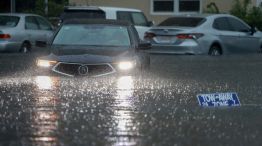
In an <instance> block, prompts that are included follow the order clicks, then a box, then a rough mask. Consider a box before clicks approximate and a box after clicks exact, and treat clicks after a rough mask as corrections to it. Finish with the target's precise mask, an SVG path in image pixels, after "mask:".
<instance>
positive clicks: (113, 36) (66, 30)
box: [53, 24, 130, 46]
mask: <svg viewBox="0 0 262 146" xmlns="http://www.w3.org/2000/svg"><path fill="white" fill-rule="evenodd" d="M53 45H88V46H93V45H95V46H130V39H129V33H128V30H127V28H126V27H122V26H106V25H82V24H81V25H80V24H70V25H64V26H63V27H62V28H61V29H60V30H59V32H58V34H57V35H56V37H55V39H54V42H53Z"/></svg>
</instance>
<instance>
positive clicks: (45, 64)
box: [37, 59, 57, 67]
mask: <svg viewBox="0 0 262 146" xmlns="http://www.w3.org/2000/svg"><path fill="white" fill-rule="evenodd" d="M56 63H57V61H50V60H42V59H38V60H37V66H39V67H50V66H53V65H54V64H56Z"/></svg>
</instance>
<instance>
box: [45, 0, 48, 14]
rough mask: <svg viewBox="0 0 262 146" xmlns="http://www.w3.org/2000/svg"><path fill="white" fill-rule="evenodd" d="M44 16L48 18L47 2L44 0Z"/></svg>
mask: <svg viewBox="0 0 262 146" xmlns="http://www.w3.org/2000/svg"><path fill="white" fill-rule="evenodd" d="M45 15H46V16H48V0H45Z"/></svg>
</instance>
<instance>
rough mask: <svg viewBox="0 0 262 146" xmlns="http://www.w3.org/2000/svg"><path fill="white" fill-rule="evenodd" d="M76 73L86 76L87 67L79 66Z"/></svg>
mask: <svg viewBox="0 0 262 146" xmlns="http://www.w3.org/2000/svg"><path fill="white" fill-rule="evenodd" d="M78 73H79V74H80V75H86V74H87V73H88V67H87V66H86V65H81V66H79V67H78Z"/></svg>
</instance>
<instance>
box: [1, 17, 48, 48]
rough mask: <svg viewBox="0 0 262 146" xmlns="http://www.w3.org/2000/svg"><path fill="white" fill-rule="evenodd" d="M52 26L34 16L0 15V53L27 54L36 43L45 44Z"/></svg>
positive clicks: (41, 18) (43, 19)
mask: <svg viewBox="0 0 262 146" xmlns="http://www.w3.org/2000/svg"><path fill="white" fill-rule="evenodd" d="M52 35H53V26H52V25H51V24H50V23H49V22H48V21H47V20H46V19H45V18H43V17H41V16H39V15H34V14H0V51H8V52H14V51H19V52H23V53H27V52H29V51H32V48H34V46H35V44H36V42H39V43H41V44H42V43H43V44H46V43H47V42H48V41H49V39H51V38H52Z"/></svg>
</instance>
